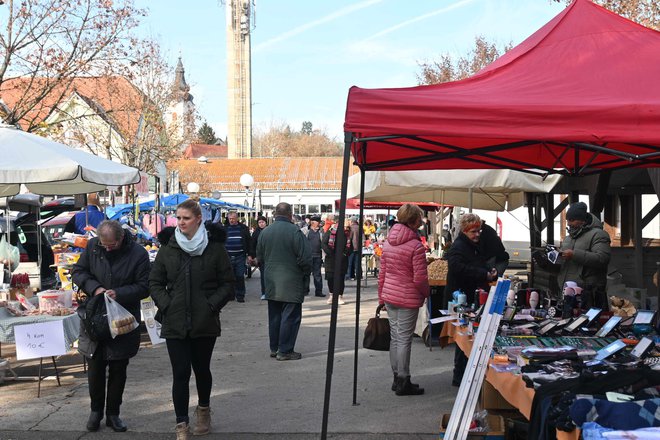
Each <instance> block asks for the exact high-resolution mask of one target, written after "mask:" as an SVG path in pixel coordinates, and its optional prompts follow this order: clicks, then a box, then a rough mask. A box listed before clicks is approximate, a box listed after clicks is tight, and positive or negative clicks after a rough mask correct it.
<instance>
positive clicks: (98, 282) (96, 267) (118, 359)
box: [72, 220, 150, 432]
mask: <svg viewBox="0 0 660 440" xmlns="http://www.w3.org/2000/svg"><path fill="white" fill-rule="evenodd" d="M97 232H98V237H96V238H92V239H91V240H90V241H89V243H88V244H87V248H86V249H85V250H84V251H83V252H82V254H81V255H80V258H79V260H78V262H77V263H76V264H75V265H74V266H73V271H72V280H73V282H74V283H75V284H76V285H77V286H78V287H79V288H80V290H82V291H83V292H84V293H86V294H87V296H88V297H92V296H94V295H103V294H106V295H108V296H109V297H110V298H112V299H114V300H115V301H117V302H118V303H119V304H121V305H122V306H123V307H124V308H125V309H126V310H128V311H129V312H130V313H131V314H132V315H133V317H135V319H136V321H137V322H140V300H142V299H143V298H146V297H147V296H149V269H150V268H149V254H148V253H147V251H146V250H145V249H144V248H143V247H142V246H139V245H137V244H136V243H135V242H134V241H133V239H132V237H131V236H130V234H129V233H127V232H125V231H124V230H123V229H122V227H121V225H120V224H119V222H116V221H113V220H105V221H103V222H101V223H100V224H99V225H98V228H97ZM139 347H140V331H139V329H135V330H133V331H132V332H130V333H127V334H124V335H119V336H117V337H116V338H114V339H110V340H108V341H93V340H91V338H90V337H89V335H88V334H87V332H86V331H85V327H84V325H82V323H81V326H80V339H79V342H78V350H79V351H80V353H81V354H82V355H84V356H85V357H86V358H87V364H88V367H87V381H88V383H89V397H90V398H91V401H92V402H91V410H92V412H91V414H90V416H89V420H88V421H87V429H88V430H89V431H96V430H98V429H99V425H100V423H101V420H102V419H103V409H104V406H105V413H106V425H107V426H110V427H111V428H112V429H113V430H115V431H117V432H123V431H126V429H127V428H126V425H125V424H124V422H122V420H121V419H120V418H119V407H120V405H121V402H122V394H123V393H124V385H125V384H126V368H127V367H128V360H129V359H130V358H132V357H133V356H135V355H136V354H137V351H138V348H139ZM106 368H107V369H108V383H107V397H106V381H105V373H106Z"/></svg>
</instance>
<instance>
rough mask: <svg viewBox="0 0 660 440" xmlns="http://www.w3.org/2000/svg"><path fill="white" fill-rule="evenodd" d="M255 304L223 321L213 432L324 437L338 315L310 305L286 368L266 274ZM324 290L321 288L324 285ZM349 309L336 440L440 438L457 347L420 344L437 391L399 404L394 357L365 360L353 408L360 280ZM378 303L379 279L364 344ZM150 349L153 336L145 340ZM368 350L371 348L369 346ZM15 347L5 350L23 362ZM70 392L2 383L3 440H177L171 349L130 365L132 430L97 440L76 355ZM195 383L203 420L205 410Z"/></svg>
mask: <svg viewBox="0 0 660 440" xmlns="http://www.w3.org/2000/svg"><path fill="white" fill-rule="evenodd" d="M247 288H248V295H247V302H246V303H244V304H239V303H234V302H232V303H230V304H229V305H228V306H227V307H226V308H225V309H224V310H223V312H222V314H221V316H220V318H221V321H222V328H223V330H222V337H221V338H220V339H219V340H218V344H217V345H216V349H215V353H214V356H213V361H212V369H213V377H214V384H213V391H212V395H211V407H212V411H213V418H212V420H213V433H212V434H210V435H208V436H206V438H208V439H236V440H248V439H255V440H258V439H276V438H288V439H292V440H307V439H318V438H320V432H321V425H322V413H323V396H324V389H325V380H326V365H327V346H328V332H329V322H330V306H328V305H327V304H326V302H325V298H315V297H308V299H307V300H306V301H305V303H304V305H303V320H302V326H301V329H300V334H299V337H298V343H297V345H296V351H300V352H301V353H302V354H303V358H302V359H301V360H299V361H288V362H278V361H276V360H274V359H271V358H270V357H269V348H268V334H267V325H268V324H267V307H266V302H265V301H260V300H259V295H258V293H259V292H258V290H259V273H258V272H256V273H255V275H254V276H253V278H252V279H248V280H247ZM312 291H313V287H312ZM345 297H346V300H347V304H346V305H343V306H340V308H339V319H338V333H337V344H336V355H335V364H334V374H333V376H332V396H331V405H330V415H329V423H328V432H329V435H328V438H332V439H357V438H360V439H366V440H370V439H374V440H375V439H379V440H380V439H385V440H387V439H392V440H398V439H431V438H437V433H438V427H439V420H440V417H441V415H442V414H443V413H447V412H450V411H451V407H452V405H453V400H454V398H455V395H456V390H457V389H456V388H453V387H451V385H450V383H451V369H452V361H453V349H451V348H450V349H445V350H441V349H440V348H438V347H434V348H433V351H429V349H428V348H427V347H425V346H424V344H423V343H422V341H421V340H420V339H419V338H415V340H414V341H413V351H412V362H411V370H412V373H413V378H414V380H415V381H416V382H419V384H420V385H421V386H423V387H424V388H425V389H426V394H424V395H423V396H414V397H410V396H406V397H397V396H395V395H394V393H393V392H392V391H391V390H390V386H391V383H392V376H391V370H390V367H389V357H388V354H387V353H385V352H373V351H368V350H364V349H362V348H360V349H359V351H358V361H359V364H358V377H357V380H358V386H357V402H358V405H353V404H352V402H353V371H354V369H353V365H354V355H353V353H354V352H353V347H354V337H355V301H354V298H355V282H352V283H351V282H349V285H348V287H347V292H346V295H345ZM376 305H377V295H376V290H375V283H374V280H369V286H368V287H367V288H363V289H362V302H361V312H362V313H361V315H362V316H361V317H360V333H359V334H360V338H361V336H362V332H363V331H364V327H365V326H366V322H367V320H368V318H369V317H370V316H371V315H372V314H373V310H374V309H375V307H376ZM143 337H144V338H143V339H144V340H145V341H147V340H148V338H147V337H146V333H145V334H144V335H143ZM360 347H361V342H360ZM12 352H13V346H11V345H4V346H3V347H2V355H3V357H10V358H12V357H13V353H12ZM59 362H60V363H61V365H62V369H63V373H62V374H63V376H62V386H61V387H58V386H57V384H56V382H55V381H52V380H48V381H45V382H43V383H42V389H41V393H42V395H41V398H37V397H36V395H37V384H36V382H25V381H21V382H13V381H12V382H6V383H5V384H4V385H2V386H0V440H5V439H6V440H8V439H30V440H33V439H81V438H85V439H106V438H113V439H116V438H122V439H137V438H150V439H171V438H174V434H173V427H174V410H173V407H172V401H171V396H170V387H171V371H170V365H169V360H168V357H167V351H166V348H165V346H164V345H163V344H161V345H157V346H151V345H150V344H149V343H147V342H145V344H144V347H143V349H142V350H141V351H140V353H139V354H138V355H137V356H136V357H135V358H133V359H131V363H130V365H129V367H128V383H127V387H126V391H125V393H124V404H123V406H122V418H123V420H124V421H125V422H126V423H127V425H128V426H129V431H128V432H127V433H124V434H121V435H120V434H116V433H114V432H112V431H111V430H110V428H106V427H103V428H102V429H101V430H100V431H99V432H97V433H87V432H86V431H85V430H84V425H85V422H86V420H87V416H88V414H89V396H88V394H87V382H86V378H85V374H84V373H83V371H82V365H81V357H80V356H79V355H77V354H71V355H67V356H64V357H62V358H61V359H60V361H59ZM15 365H17V368H16V370H17V372H18V373H19V374H21V375H28V374H36V368H35V367H34V362H31V363H26V364H23V365H22V366H21V364H15ZM195 399H196V392H195V391H194V380H193V381H191V415H192V409H193V408H194V405H195V404H196V400H195Z"/></svg>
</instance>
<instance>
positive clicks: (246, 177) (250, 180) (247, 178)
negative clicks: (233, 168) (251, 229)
mask: <svg viewBox="0 0 660 440" xmlns="http://www.w3.org/2000/svg"><path fill="white" fill-rule="evenodd" d="M239 182H240V183H241V185H242V186H244V187H245V203H244V205H245V206H248V207H249V206H250V187H251V186H252V185H254V177H252V175H251V174H248V173H245V174H243V175H242V176H241V178H240V179H239ZM247 218H248V219H249V218H250V213H249V212H248V214H247ZM248 226H249V224H248Z"/></svg>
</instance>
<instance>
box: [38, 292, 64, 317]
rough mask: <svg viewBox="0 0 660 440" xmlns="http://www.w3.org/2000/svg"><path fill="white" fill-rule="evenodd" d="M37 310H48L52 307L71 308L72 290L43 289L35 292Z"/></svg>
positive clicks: (52, 308)
mask: <svg viewBox="0 0 660 440" xmlns="http://www.w3.org/2000/svg"><path fill="white" fill-rule="evenodd" d="M37 297H39V310H41V311H44V312H48V311H50V310H54V309H60V308H63V307H64V308H71V304H72V303H73V291H72V290H45V291H43V292H39V293H37Z"/></svg>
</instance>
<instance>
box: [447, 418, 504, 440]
mask: <svg viewBox="0 0 660 440" xmlns="http://www.w3.org/2000/svg"><path fill="white" fill-rule="evenodd" d="M450 415H451V414H443V415H442V422H441V424H440V438H445V432H446V431H447V425H448V424H449V417H450ZM486 417H487V420H488V428H489V429H490V431H488V432H470V433H468V436H467V438H468V439H470V440H504V430H505V428H504V419H503V418H502V417H501V416H495V415H491V414H489V415H488V416H486Z"/></svg>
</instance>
